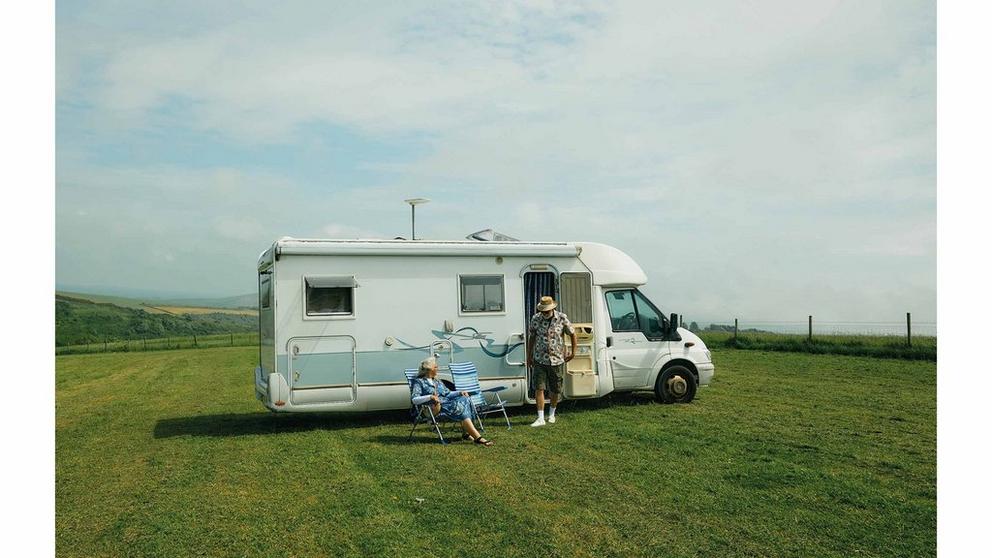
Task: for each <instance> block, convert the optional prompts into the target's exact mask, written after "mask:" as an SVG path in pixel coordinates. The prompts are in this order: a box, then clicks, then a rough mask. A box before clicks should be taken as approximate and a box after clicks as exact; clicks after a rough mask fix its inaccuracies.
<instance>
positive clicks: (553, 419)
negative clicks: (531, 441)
mask: <svg viewBox="0 0 992 558" xmlns="http://www.w3.org/2000/svg"><path fill="white" fill-rule="evenodd" d="M556 420H558V419H557V418H555V416H554V415H551V416H550V417H548V422H550V423H551V424H554V423H555V421H556Z"/></svg>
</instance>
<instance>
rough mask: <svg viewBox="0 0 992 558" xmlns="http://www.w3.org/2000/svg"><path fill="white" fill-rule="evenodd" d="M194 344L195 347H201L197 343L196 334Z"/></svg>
mask: <svg viewBox="0 0 992 558" xmlns="http://www.w3.org/2000/svg"><path fill="white" fill-rule="evenodd" d="M193 346H194V347H199V345H197V343H196V335H194V336H193Z"/></svg>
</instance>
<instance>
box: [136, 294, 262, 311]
mask: <svg viewBox="0 0 992 558" xmlns="http://www.w3.org/2000/svg"><path fill="white" fill-rule="evenodd" d="M154 302H155V303H156V304H155V305H156V306H162V305H168V306H200V307H206V308H251V309H258V295H257V294H256V293H248V294H243V295H238V296H227V297H222V298H166V299H155V300H154Z"/></svg>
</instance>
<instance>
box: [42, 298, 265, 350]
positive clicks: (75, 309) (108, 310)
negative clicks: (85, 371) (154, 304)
mask: <svg viewBox="0 0 992 558" xmlns="http://www.w3.org/2000/svg"><path fill="white" fill-rule="evenodd" d="M105 298H116V297H105ZM124 302H125V303H126V302H127V300H126V299H125V300H124ZM257 329H258V318H257V317H256V316H254V315H239V314H222V313H204V314H183V315H181V316H176V315H172V314H165V313H160V314H152V313H149V312H146V311H144V310H141V309H140V308H134V307H124V306H119V305H117V304H112V303H109V302H93V301H91V300H85V299H80V298H75V297H71V296H68V295H66V294H64V293H57V294H56V295H55V344H56V345H57V346H58V345H71V344H78V343H91V342H97V341H103V340H123V339H141V338H157V337H169V336H176V337H179V336H190V335H209V334H213V333H239V332H251V331H256V330H257Z"/></svg>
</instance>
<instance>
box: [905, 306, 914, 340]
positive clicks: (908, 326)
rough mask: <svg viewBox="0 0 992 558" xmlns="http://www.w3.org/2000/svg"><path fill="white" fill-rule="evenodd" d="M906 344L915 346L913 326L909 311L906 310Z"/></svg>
mask: <svg viewBox="0 0 992 558" xmlns="http://www.w3.org/2000/svg"><path fill="white" fill-rule="evenodd" d="M906 345H907V346H909V347H912V346H913V330H912V327H911V322H910V316H909V312H906Z"/></svg>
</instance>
